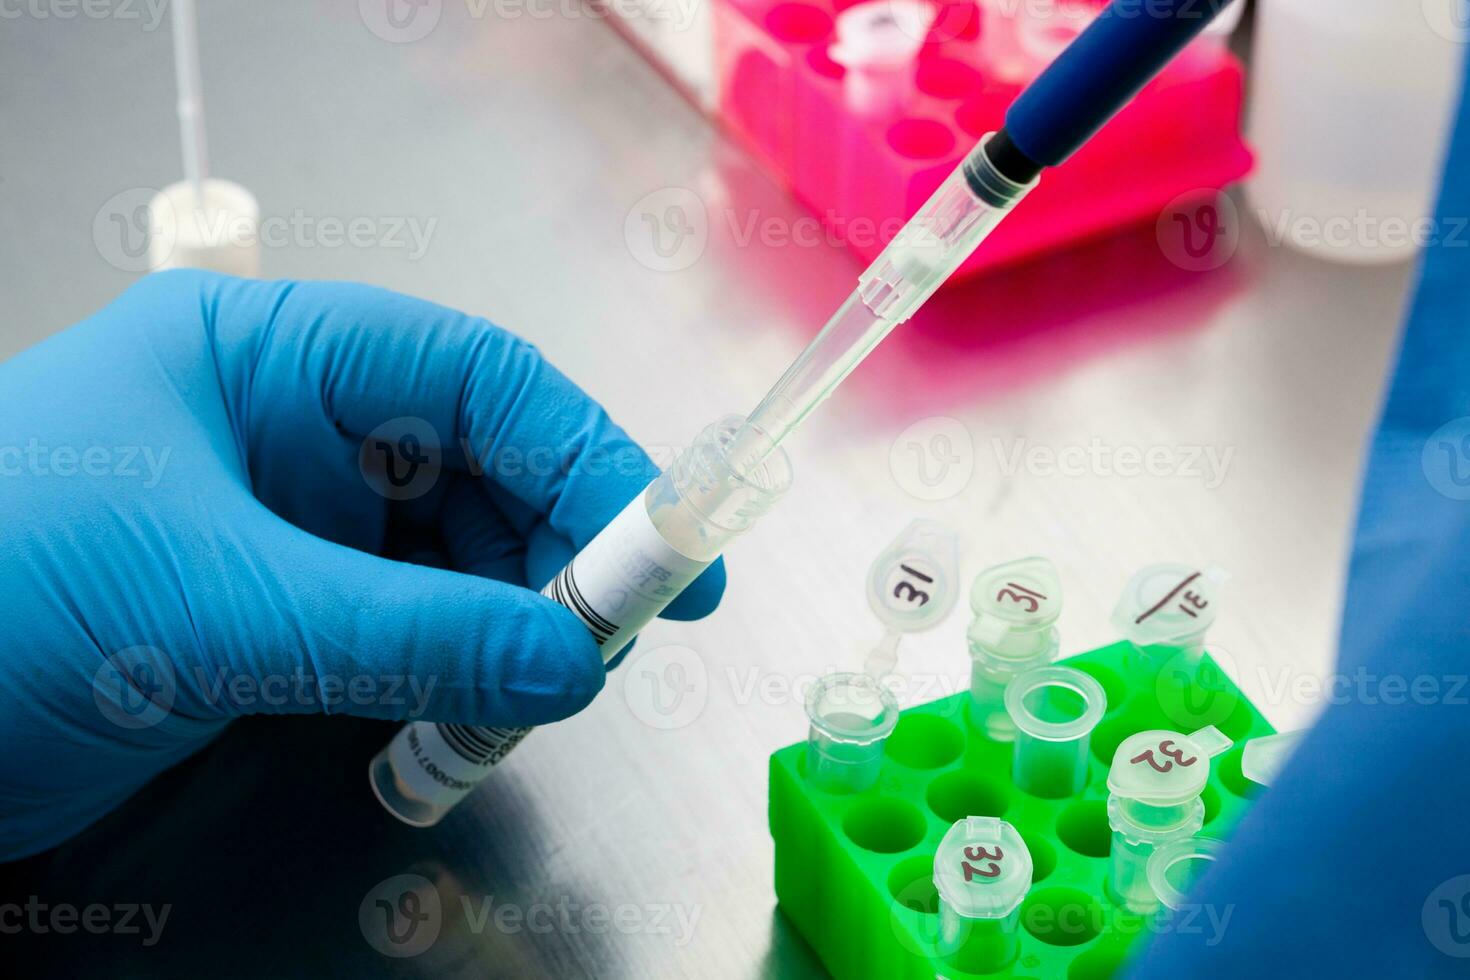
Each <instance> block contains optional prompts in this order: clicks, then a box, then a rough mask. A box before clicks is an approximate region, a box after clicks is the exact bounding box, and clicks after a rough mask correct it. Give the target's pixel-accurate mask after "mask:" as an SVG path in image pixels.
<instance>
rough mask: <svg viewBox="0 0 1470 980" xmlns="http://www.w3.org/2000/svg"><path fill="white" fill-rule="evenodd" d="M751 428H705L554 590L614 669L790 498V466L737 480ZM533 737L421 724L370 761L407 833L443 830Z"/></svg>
mask: <svg viewBox="0 0 1470 980" xmlns="http://www.w3.org/2000/svg"><path fill="white" fill-rule="evenodd" d="M746 425H747V423H746V422H745V420H744V419H741V418H739V417H738V416H730V417H728V418H725V419H722V420H720V421H718V422H715V423H713V424H712V425H710V426H709V427H707V428H706V429H705V430H704V431H703V432H702V433H701V434H700V435H699V437H698V438H697V439H695V441H694V443H693V444H692V445H691V446H690V447H689V448H688V449H687V450H685V451H684V452H683V453H681V454H680V455H679V457H678V458H677V459H675V461H674V465H673V466H671V467H670V468H669V469H668V470H667V471H666V472H664V473H663V474H662V475H660V476H658V477H657V478H655V479H654V481H653V482H652V483H650V484H649V485H648V488H647V489H646V490H644V492H643V493H641V494H639V495H638V496H637V497H635V498H634V499H633V500H632V501H631V502H630V503H629V504H628V506H627V507H626V508H624V509H623V511H622V513H620V514H619V515H618V516H617V517H615V518H613V520H612V523H610V524H608V526H607V527H605V528H603V530H602V531H601V532H600V533H599V534H598V535H597V536H596V537H595V538H593V539H592V540H591V541H590V542H588V543H587V546H586V547H584V548H583V549H582V550H581V551H579V552H578V553H577V555H576V557H574V558H573V559H572V560H571V562H570V563H569V564H568V565H567V566H566V567H565V568H563V569H562V570H561V572H560V573H559V574H558V575H557V576H556V578H554V579H552V580H551V582H550V583H548V584H547V586H546V588H545V589H543V590H542V594H543V595H546V596H547V597H548V598H551V599H554V600H556V601H557V602H559V603H561V604H562V605H564V606H566V607H567V608H568V609H570V610H571V611H572V612H573V613H575V614H576V615H577V618H579V619H580V620H581V621H582V623H583V625H585V626H586V627H587V630H588V631H589V632H590V633H591V634H592V636H593V638H594V639H595V640H596V641H597V643H598V645H599V646H600V647H601V648H602V652H603V659H604V661H607V660H611V659H612V658H613V657H614V656H615V655H616V654H617V653H618V651H620V650H621V649H622V648H623V647H625V646H627V645H628V642H629V641H630V640H632V639H633V637H634V636H635V635H636V634H637V633H638V631H639V630H641V629H642V628H643V627H644V626H646V625H647V624H648V622H649V621H650V620H651V619H653V617H655V616H657V615H658V614H659V613H660V612H662V611H663V609H664V607H665V606H667V605H668V604H669V603H670V602H672V601H673V599H674V597H675V596H677V595H678V594H679V593H680V592H682V591H683V590H684V588H685V587H686V586H688V585H689V583H691V582H693V581H694V580H695V579H696V578H697V577H698V576H699V574H700V573H701V572H703V571H704V570H705V569H706V568H708V567H709V565H710V564H711V563H712V562H713V561H714V560H715V559H716V558H717V557H719V554H720V552H721V551H722V550H723V549H724V547H725V545H726V544H728V543H729V542H730V541H731V540H733V539H734V538H735V537H736V536H737V535H739V534H741V533H742V532H744V531H746V530H747V529H749V528H750V527H751V526H752V525H753V524H754V523H755V522H756V520H757V519H758V518H759V517H760V516H761V515H762V514H764V513H765V511H766V510H767V508H769V507H770V506H771V504H773V503H775V501H776V500H777V499H778V498H779V497H780V496H781V495H782V494H783V493H785V492H786V491H787V490H788V489H789V488H790V486H791V463H790V461H789V460H788V459H787V458H786V454H785V453H784V452H782V451H779V450H778V451H777V452H775V453H772V454H771V455H768V456H767V457H766V458H765V459H764V460H763V461H762V462H761V464H760V465H759V466H757V467H756V468H754V469H753V470H749V471H747V472H745V473H744V474H736V473H735V472H734V470H733V469H732V468H731V465H730V447H731V444H732V442H733V440H734V438H735V434H736V432H737V431H741V430H742V429H743V428H744V427H745V426H746ZM529 731H530V729H527V728H486V727H477V726H472V725H451V724H436V723H434V722H428V721H415V722H411V723H410V724H408V725H406V726H405V727H404V728H403V729H401V730H400V731H399V733H398V734H397V735H396V736H395V737H394V738H393V740H392V741H391V742H390V743H389V744H388V745H387V747H386V748H384V749H383V750H382V751H381V752H379V753H378V755H377V756H376V757H375V758H374V759H373V761H372V762H371V764H370V765H369V767H368V775H369V780H370V782H371V784H372V788H373V792H374V794H375V795H376V796H377V797H378V800H379V801H380V802H381V803H382V804H383V806H384V807H386V808H387V809H388V810H389V812H391V813H392V814H393V815H394V816H396V817H398V818H399V819H400V820H402V821H404V822H405V823H409V824H412V825H414V826H419V827H427V826H431V825H433V824H435V823H437V822H438V821H439V820H440V819H441V818H442V817H443V816H444V814H445V813H447V812H448V811H449V809H450V807H452V806H454V804H456V803H458V802H459V801H460V800H461V799H463V798H464V797H465V796H466V795H468V794H469V792H470V790H472V789H474V787H475V784H476V783H478V782H479V781H480V780H481V779H484V778H485V776H486V775H487V774H489V772H490V770H491V768H492V767H493V766H494V765H495V764H496V763H498V762H499V761H500V760H501V759H503V758H504V757H505V756H506V754H507V753H509V752H510V751H511V749H513V748H515V746H516V745H518V744H519V743H520V741H521V739H523V738H524V737H525V736H526V734H527V733H528V732H529Z"/></svg>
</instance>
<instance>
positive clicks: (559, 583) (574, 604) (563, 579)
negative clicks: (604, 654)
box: [541, 562, 618, 646]
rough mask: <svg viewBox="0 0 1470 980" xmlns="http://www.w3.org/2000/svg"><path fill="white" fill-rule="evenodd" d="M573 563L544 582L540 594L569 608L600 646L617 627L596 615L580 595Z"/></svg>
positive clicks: (610, 637) (574, 563)
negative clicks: (544, 584) (573, 572)
mask: <svg viewBox="0 0 1470 980" xmlns="http://www.w3.org/2000/svg"><path fill="white" fill-rule="evenodd" d="M575 565H576V562H567V567H566V568H563V569H562V570H561V571H560V572H558V573H557V576H556V578H554V579H552V580H551V581H550V582H548V583H546V588H544V589H542V590H541V594H542V595H544V596H546V598H548V599H550V600H551V601H552V602H556V603H560V604H561V605H563V606H566V607H567V608H568V609H570V610H571V611H572V613H573V614H574V615H575V616H576V617H577V618H578V619H580V620H581V621H582V625H583V626H585V627H587V631H588V632H590V633H591V634H592V638H593V639H594V640H596V641H597V645H598V646H602V645H603V644H604V643H606V642H607V641H608V640H610V639H612V636H613V634H614V633H616V632H617V631H618V627H617V624H615V623H610V622H608V621H607V620H606V619H604V618H602V617H601V616H600V615H598V613H597V610H595V609H593V608H592V606H591V604H589V603H588V602H587V600H586V599H585V598H584V597H583V596H582V590H581V589H579V588H577V580H576V578H575V577H574V576H573V574H572V569H573V567H574V566H575Z"/></svg>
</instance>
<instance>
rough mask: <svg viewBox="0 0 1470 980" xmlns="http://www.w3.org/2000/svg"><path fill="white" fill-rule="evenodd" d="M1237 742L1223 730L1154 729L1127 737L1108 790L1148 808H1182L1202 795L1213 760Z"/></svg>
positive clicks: (1117, 754) (1115, 760) (1110, 771)
mask: <svg viewBox="0 0 1470 980" xmlns="http://www.w3.org/2000/svg"><path fill="white" fill-rule="evenodd" d="M1232 744H1233V743H1232V742H1231V741H1230V739H1229V738H1227V737H1226V736H1225V735H1224V734H1223V733H1222V732H1221V731H1220V730H1219V729H1217V728H1214V727H1213V726H1212V727H1210V728H1201V729H1200V730H1199V731H1197V732H1195V733H1194V734H1192V735H1181V734H1179V733H1178V732H1170V731H1164V730H1162V729H1154V730H1152V731H1147V732H1139V733H1138V734H1137V735H1130V736H1129V737H1127V738H1125V739H1124V740H1123V742H1122V744H1121V745H1119V746H1118V750H1117V751H1116V752H1114V753H1113V764H1112V767H1111V768H1109V769H1108V792H1110V793H1112V794H1113V795H1115V796H1121V797H1126V798H1128V799H1130V800H1137V801H1138V802H1140V803H1146V804H1148V805H1149V806H1160V807H1163V806H1178V805H1180V804H1182V803H1188V802H1189V801H1190V800H1192V799H1195V798H1196V797H1198V796H1199V795H1200V793H1202V792H1204V788H1205V783H1206V782H1208V781H1209V778H1210V759H1211V758H1212V757H1214V756H1217V755H1219V754H1220V753H1221V752H1224V751H1225V750H1226V749H1228V748H1230V746H1231V745H1232Z"/></svg>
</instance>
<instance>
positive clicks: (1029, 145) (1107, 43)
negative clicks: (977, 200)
mask: <svg viewBox="0 0 1470 980" xmlns="http://www.w3.org/2000/svg"><path fill="white" fill-rule="evenodd" d="M1230 2H1231V0H1113V2H1112V3H1110V4H1108V6H1107V8H1106V9H1104V10H1103V12H1102V13H1101V14H1099V15H1098V17H1097V19H1096V20H1095V21H1093V22H1092V24H1091V25H1090V26H1089V27H1088V28H1087V30H1085V31H1083V32H1082V33H1081V34H1080V35H1078V36H1077V37H1076V38H1075V39H1074V40H1073V41H1072V43H1071V44H1069V45H1068V46H1067V48H1066V50H1064V51H1063V52H1062V53H1061V54H1060V55H1058V56H1057V59H1056V60H1055V61H1053V62H1052V63H1051V64H1050V65H1049V66H1047V69H1046V70H1045V71H1043V72H1042V73H1041V74H1040V75H1039V76H1037V78H1036V80H1035V81H1034V82H1032V83H1031V84H1030V85H1029V86H1027V88H1026V90H1025V91H1024V92H1022V93H1021V94H1020V96H1018V97H1017V99H1016V101H1015V102H1013V103H1012V104H1011V107H1010V109H1009V110H1008V111H1007V112H1006V120H1005V129H1006V133H1007V134H1008V135H1009V137H1010V142H1011V143H1012V144H1013V145H1014V146H1015V148H1016V149H1018V150H1020V151H1021V153H1023V154H1024V155H1025V156H1026V157H1028V158H1029V159H1030V160H1032V161H1033V162H1035V163H1037V164H1039V165H1041V166H1044V167H1054V166H1056V165H1057V164H1059V163H1061V162H1062V161H1063V160H1065V159H1067V157H1069V156H1071V155H1072V152H1073V151H1074V150H1076V149H1077V148H1078V147H1079V146H1081V145H1082V144H1083V143H1085V142H1087V140H1088V139H1089V138H1090V137H1091V136H1092V134H1093V133H1095V132H1097V131H1098V130H1099V129H1101V128H1102V125H1103V123H1105V122H1107V121H1108V120H1109V119H1111V118H1112V117H1113V114H1114V113H1116V112H1117V111H1118V110H1119V109H1121V108H1123V106H1124V104H1125V103H1127V102H1128V100H1129V99H1131V98H1133V96H1134V95H1135V94H1136V93H1137V92H1138V90H1139V89H1141V88H1143V86H1144V84H1145V83H1146V82H1148V80H1149V79H1151V78H1153V77H1154V75H1156V74H1158V73H1159V71H1160V70H1161V69H1162V68H1163V67H1164V65H1165V64H1166V63H1167V62H1168V61H1169V59H1170V58H1172V57H1174V55H1176V54H1177V53H1178V52H1179V50H1180V49H1181V48H1183V47H1184V45H1186V44H1188V43H1189V41H1190V40H1192V39H1193V38H1194V37H1195V35H1197V34H1199V32H1200V31H1202V30H1204V28H1205V25H1207V24H1208V23H1209V22H1210V21H1211V20H1212V19H1214V17H1215V15H1216V14H1218V13H1219V12H1220V11H1221V10H1222V9H1223V8H1224V7H1225V6H1226V4H1228V3H1230ZM1236 2H1243V0H1236Z"/></svg>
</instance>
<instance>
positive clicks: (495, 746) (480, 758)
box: [388, 721, 531, 806]
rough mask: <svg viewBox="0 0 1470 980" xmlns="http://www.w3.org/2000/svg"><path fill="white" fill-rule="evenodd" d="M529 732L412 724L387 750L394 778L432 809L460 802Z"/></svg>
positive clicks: (405, 728)
mask: <svg viewBox="0 0 1470 980" xmlns="http://www.w3.org/2000/svg"><path fill="white" fill-rule="evenodd" d="M530 730H531V729H529V728H481V727H476V726H472V725H439V724H435V723H434V722H429V721H415V722H410V723H409V724H407V725H405V726H404V727H403V728H402V729H400V730H399V732H398V734H397V735H396V736H394V738H393V741H392V743H390V744H389V746H388V760H389V762H390V763H392V766H393V774H394V775H395V776H396V777H397V778H398V780H399V781H400V782H401V783H402V784H403V786H404V788H405V789H407V790H408V791H409V793H410V794H412V795H413V796H415V797H417V798H418V799H420V800H422V801H424V802H425V803H430V804H433V805H435V806H450V805H453V804H455V803H458V802H459V801H460V800H462V799H464V797H465V795H466V794H468V793H469V791H470V790H472V789H474V788H475V784H476V783H478V782H479V781H480V780H481V779H483V778H485V774H486V773H487V772H489V771H490V768H491V767H492V766H494V765H495V763H497V762H499V761H500V760H501V759H503V758H505V754H506V753H507V752H509V751H510V750H511V749H513V748H515V747H516V745H517V744H519V742H520V740H521V739H523V738H525V737H526V733H527V732H529V731H530Z"/></svg>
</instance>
